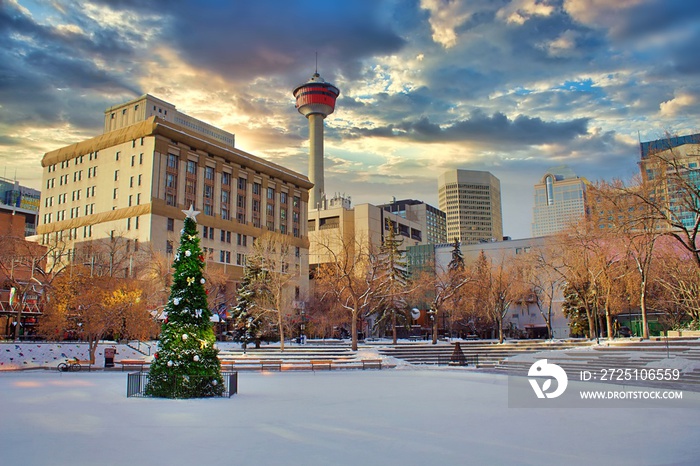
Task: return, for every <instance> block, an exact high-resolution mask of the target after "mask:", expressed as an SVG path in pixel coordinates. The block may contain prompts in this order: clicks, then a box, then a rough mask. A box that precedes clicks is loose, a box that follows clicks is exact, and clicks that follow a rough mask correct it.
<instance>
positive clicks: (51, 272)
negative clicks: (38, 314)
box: [0, 235, 70, 340]
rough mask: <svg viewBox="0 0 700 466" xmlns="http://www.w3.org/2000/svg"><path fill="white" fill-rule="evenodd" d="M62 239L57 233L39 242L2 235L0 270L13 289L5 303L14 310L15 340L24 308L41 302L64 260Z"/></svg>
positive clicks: (7, 283) (9, 286) (63, 266)
mask: <svg viewBox="0 0 700 466" xmlns="http://www.w3.org/2000/svg"><path fill="white" fill-rule="evenodd" d="M69 252H70V251H69V250H68V248H67V247H66V243H65V242H64V241H62V240H61V239H60V238H59V237H58V236H53V237H52V241H50V242H49V243H48V244H46V245H41V244H38V243H34V242H31V241H26V240H25V239H24V238H23V237H16V236H12V235H6V236H4V237H3V240H2V241H1V242H0V274H1V275H2V276H4V281H5V284H6V286H7V287H8V289H14V299H11V300H9V302H8V304H9V306H10V308H11V310H12V311H14V312H15V313H16V325H15V329H14V338H15V340H17V339H19V337H20V330H21V322H22V315H23V312H24V311H25V309H28V308H32V307H34V308H35V310H37V311H38V310H39V309H40V308H41V307H43V303H44V302H45V293H46V290H48V289H49V288H50V287H51V283H52V281H53V280H54V279H55V278H56V277H57V276H59V275H60V274H61V273H62V272H63V271H64V269H65V268H66V265H67V263H68V261H67V259H66V256H67V255H68V254H69Z"/></svg>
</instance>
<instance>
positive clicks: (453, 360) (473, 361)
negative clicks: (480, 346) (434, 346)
mask: <svg viewBox="0 0 700 466" xmlns="http://www.w3.org/2000/svg"><path fill="white" fill-rule="evenodd" d="M437 365H438V366H474V367H478V366H479V355H478V354H470V355H461V356H459V357H454V355H452V356H447V355H438V358H437Z"/></svg>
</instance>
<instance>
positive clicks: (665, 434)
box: [0, 368, 700, 466]
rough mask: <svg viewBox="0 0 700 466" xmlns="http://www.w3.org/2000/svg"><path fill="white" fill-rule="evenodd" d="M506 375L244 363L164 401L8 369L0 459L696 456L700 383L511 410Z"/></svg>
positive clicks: (118, 387) (680, 459)
mask: <svg viewBox="0 0 700 466" xmlns="http://www.w3.org/2000/svg"><path fill="white" fill-rule="evenodd" d="M507 379H508V377H506V376H502V375H496V374H486V373H480V372H476V371H469V370H450V369H444V370H423V369H414V370H411V369H409V368H403V369H402V370H381V371H377V370H374V371H331V372H317V373H313V372H281V373H280V372H266V373H260V372H241V373H239V393H238V394H237V395H235V396H234V397H232V398H230V399H224V398H221V399H198V400H163V399H148V398H126V395H125V393H126V374H124V373H121V372H102V371H98V372H91V373H85V372H80V373H59V372H57V371H44V370H38V371H37V370H31V371H4V372H2V373H0V394H1V395H0V464H3V465H41V466H44V465H57V466H60V465H75V466H79V465H86V466H94V465H104V466H108V465H119V466H123V465H129V464H138V465H141V464H153V465H208V466H210V465H237V464H240V465H250V464H256V465H325V466H327V465H338V466H341V465H353V466H356V465H440V464H444V465H465V464H473V465H520V464H522V465H538V466H540V465H636V466H638V465H697V464H699V463H700V443H698V441H697V432H698V417H699V414H700V394H699V393H694V392H686V393H685V394H684V395H685V396H684V403H685V404H684V406H685V408H684V409H673V408H669V409H659V408H649V407H648V405H646V404H645V402H642V401H640V402H638V403H633V406H634V407H632V408H620V409H609V410H602V409H539V410H538V409H515V408H508V394H507V392H508V383H507ZM592 385H595V384H587V386H588V387H590V386H592ZM606 387H609V385H608V386H606Z"/></svg>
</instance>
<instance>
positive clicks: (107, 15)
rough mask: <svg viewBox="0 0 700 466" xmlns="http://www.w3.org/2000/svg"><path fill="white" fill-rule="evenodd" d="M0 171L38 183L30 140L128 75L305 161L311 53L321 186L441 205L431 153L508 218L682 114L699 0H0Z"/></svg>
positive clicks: (695, 80) (83, 129) (299, 163)
mask: <svg viewBox="0 0 700 466" xmlns="http://www.w3.org/2000/svg"><path fill="white" fill-rule="evenodd" d="M0 41H1V42H2V43H1V44H0V161H1V162H2V166H0V176H6V177H10V178H12V177H14V176H16V177H17V179H19V180H20V181H21V182H22V183H23V184H26V185H29V186H32V187H36V188H40V184H41V183H40V177H41V173H40V169H39V163H40V160H41V157H42V156H43V154H44V153H45V152H46V151H49V150H52V149H55V148H58V147H62V146H65V145H68V144H71V143H74V142H77V141H80V140H82V139H85V138H88V137H92V136H96V135H98V134H100V133H101V131H102V124H103V112H104V110H105V108H107V107H108V106H110V105H114V104H118V103H121V102H124V101H126V100H129V99H132V98H134V97H137V96H139V95H141V94H144V93H150V94H152V95H154V96H157V97H159V98H161V99H164V100H166V101H168V102H170V103H172V104H174V105H176V106H177V108H178V110H180V111H182V112H185V113H187V114H190V115H192V116H194V117H197V118H200V119H202V120H205V121H207V122H210V123H212V124H214V125H217V126H220V127H222V128H225V129H227V130H229V131H231V132H233V133H235V134H236V145H237V146H238V147H239V148H241V149H243V150H245V151H248V152H251V153H253V154H255V155H258V156H261V157H264V158H267V159H270V160H273V161H275V162H277V163H280V164H283V165H286V166H289V167H290V168H293V169H295V170H298V171H300V172H302V173H307V162H306V157H307V154H308V142H307V137H308V127H307V122H306V120H305V119H304V118H303V117H302V116H301V115H299V114H298V113H297V112H296V110H295V108H294V99H293V97H292V95H291V90H292V89H293V88H294V87H295V86H296V85H298V84H300V83H302V82H305V81H306V80H308V79H309V78H310V77H311V74H312V73H313V72H314V67H315V58H314V57H315V53H316V52H318V70H319V72H320V74H321V76H323V78H325V79H326V80H327V81H330V82H332V83H334V84H335V85H336V86H338V87H339V88H340V90H341V95H340V98H339V99H338V103H337V109H336V112H335V113H334V114H333V115H331V116H330V117H329V118H328V119H327V120H326V190H327V191H328V192H329V193H331V194H332V193H333V192H341V193H346V194H348V195H351V196H352V198H353V202H354V203H356V204H358V203H363V202H371V203H375V204H376V203H383V202H386V201H388V200H390V199H391V197H392V196H396V197H397V198H417V199H423V200H425V201H427V202H429V203H432V204H434V205H436V206H437V176H438V175H439V174H440V173H441V172H442V171H444V170H446V169H451V168H463V169H472V170H488V171H490V172H491V173H493V174H494V175H495V176H496V177H498V178H499V179H500V180H501V189H502V193H503V215H504V227H505V228H504V230H505V234H507V235H510V236H513V237H516V238H519V237H527V236H529V235H530V224H531V217H532V197H533V185H534V184H535V183H536V182H538V180H539V179H540V178H541V177H542V175H543V174H544V172H545V171H546V170H547V169H548V168H550V167H553V166H557V165H562V164H566V165H569V166H570V167H571V168H573V169H574V171H575V172H576V173H577V174H578V175H580V176H584V177H586V178H588V179H589V180H591V181H595V180H598V179H610V178H612V177H620V178H628V177H630V176H632V175H633V174H634V173H636V171H637V160H638V158H639V149H638V138H639V137H641V139H642V140H643V141H646V140H652V139H658V138H660V137H663V136H664V135H665V134H666V133H672V134H689V133H694V132H698V127H699V126H700V125H698V113H699V112H700V105H698V103H699V98H700V53H698V51H697V45H698V44H700V2H697V1H689V0H513V1H508V0H469V1H467V0H464V1H456V0H455V1H450V0H346V1H341V0H337V1H333V0H326V1H319V0H296V1H294V0H255V1H238V0H231V1H229V0H220V1H215V0H198V1H186V0H153V1H141V0H95V1H78V0H76V1H69V0H0Z"/></svg>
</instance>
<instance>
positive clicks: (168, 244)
mask: <svg viewBox="0 0 700 466" xmlns="http://www.w3.org/2000/svg"><path fill="white" fill-rule="evenodd" d="M165 253H166V254H172V253H173V242H172V241H170V240H168V241H166V242H165Z"/></svg>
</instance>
